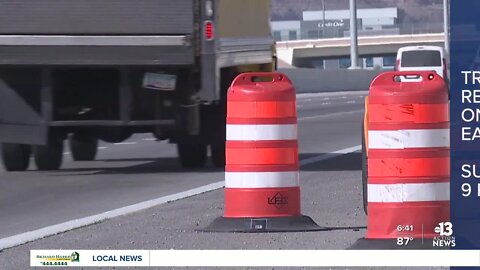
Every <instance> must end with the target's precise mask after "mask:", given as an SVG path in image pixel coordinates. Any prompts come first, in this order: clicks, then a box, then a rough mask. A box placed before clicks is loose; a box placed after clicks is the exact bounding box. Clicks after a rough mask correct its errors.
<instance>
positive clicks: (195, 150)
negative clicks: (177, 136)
mask: <svg viewBox="0 0 480 270" xmlns="http://www.w3.org/2000/svg"><path fill="white" fill-rule="evenodd" d="M177 151H178V157H179V158H180V163H181V164H182V167H184V168H202V167H204V166H205V163H206V162H207V145H206V144H204V143H199V142H195V140H193V142H192V141H186V140H185V141H181V142H179V143H177Z"/></svg>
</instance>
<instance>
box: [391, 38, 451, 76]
mask: <svg viewBox="0 0 480 270" xmlns="http://www.w3.org/2000/svg"><path fill="white" fill-rule="evenodd" d="M395 70H397V71H428V70H430V71H435V72H436V73H437V74H438V75H440V76H442V78H444V79H445V80H447V77H448V74H447V63H446V61H445V54H444V50H443V48H442V47H438V46H408V47H402V48H400V49H399V50H398V53H397V63H396V65H395Z"/></svg>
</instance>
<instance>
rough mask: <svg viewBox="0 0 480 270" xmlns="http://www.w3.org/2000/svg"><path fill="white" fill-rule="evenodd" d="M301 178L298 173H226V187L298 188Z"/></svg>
mask: <svg viewBox="0 0 480 270" xmlns="http://www.w3.org/2000/svg"><path fill="white" fill-rule="evenodd" d="M299 178H300V177H299V174H298V172H225V187H226V188H272V187H298V186H299V185H300V179H299Z"/></svg>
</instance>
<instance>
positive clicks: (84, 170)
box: [50, 153, 362, 176]
mask: <svg viewBox="0 0 480 270" xmlns="http://www.w3.org/2000/svg"><path fill="white" fill-rule="evenodd" d="M320 155H325V154H322V153H314V154H300V156H299V158H300V160H304V159H308V158H312V157H316V156H320ZM128 162H132V163H140V164H134V165H128V164H127V165H125V164H122V163H128ZM76 164H78V165H79V166H82V167H81V168H66V169H60V170H58V171H55V172H50V173H52V176H65V175H68V174H69V173H71V174H74V175H101V174H149V173H176V172H183V173H189V172H190V173H195V172H198V173H208V172H224V168H215V167H213V166H212V165H211V164H210V163H208V164H207V166H206V167H205V168H198V169H196V168H192V169H186V168H182V167H181V166H180V163H179V161H178V159H177V158H173V157H166V158H124V159H122V158H119V159H99V160H96V161H91V162H86V163H81V162H77V163H76ZM361 169H362V168H361V153H350V154H345V155H342V156H338V157H336V158H332V159H328V160H322V161H318V162H316V163H313V164H309V165H305V166H302V167H301V169H300V170H301V171H360V170H361Z"/></svg>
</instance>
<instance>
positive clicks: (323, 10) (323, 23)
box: [322, 0, 325, 38]
mask: <svg viewBox="0 0 480 270" xmlns="http://www.w3.org/2000/svg"><path fill="white" fill-rule="evenodd" d="M322 12H323V16H322V20H323V22H322V38H325V0H322Z"/></svg>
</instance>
